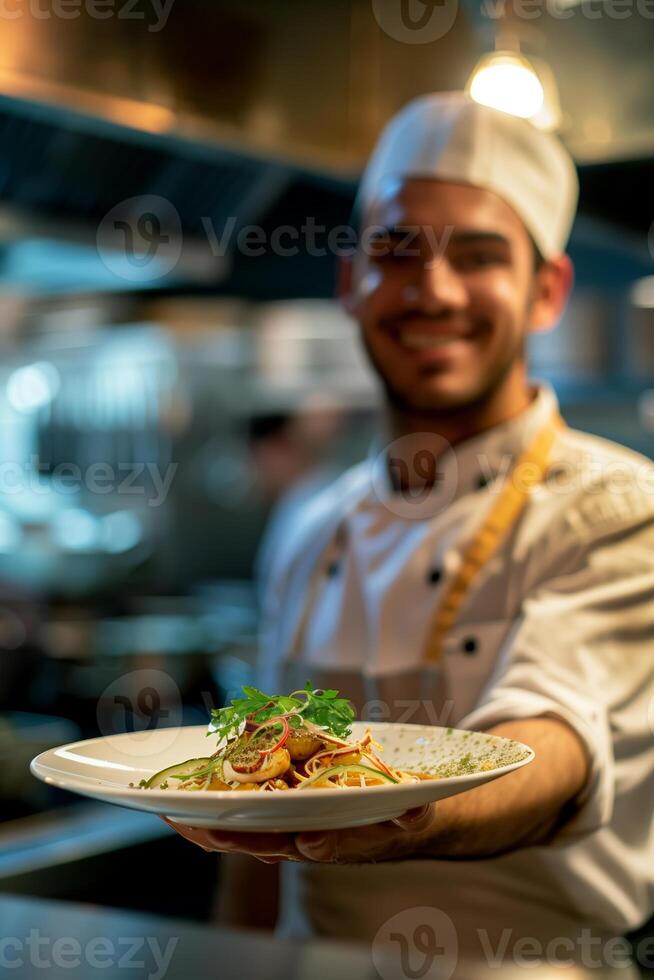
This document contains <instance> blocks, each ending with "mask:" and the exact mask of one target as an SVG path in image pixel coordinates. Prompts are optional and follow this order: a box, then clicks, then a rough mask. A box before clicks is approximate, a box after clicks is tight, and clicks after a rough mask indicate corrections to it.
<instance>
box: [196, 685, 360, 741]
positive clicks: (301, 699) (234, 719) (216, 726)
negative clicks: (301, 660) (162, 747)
mask: <svg viewBox="0 0 654 980" xmlns="http://www.w3.org/2000/svg"><path fill="white" fill-rule="evenodd" d="M243 694H244V695H245V697H243V698H234V699H232V702H231V704H229V705H227V706H226V707H224V708H214V710H213V711H212V712H211V725H210V728H209V731H208V732H207V734H208V735H217V736H218V740H219V744H222V743H223V742H229V741H231V740H232V739H234V738H237V737H238V736H239V735H240V734H241V732H242V731H243V729H244V727H245V724H246V722H249V723H250V724H255V725H260V724H262V723H263V722H265V721H267V720H268V719H269V718H273V717H274V716H280V715H284V716H286V717H287V719H288V723H289V725H290V726H291V727H292V728H301V727H302V724H303V721H310V722H312V723H313V724H314V725H318V726H319V727H320V728H322V729H324V730H325V731H327V732H330V733H331V734H332V735H335V736H336V737H337V738H347V737H348V736H349V735H350V733H351V727H350V726H351V724H352V721H353V720H354V709H353V708H352V705H351V704H350V702H349V701H348V700H347V699H346V698H339V697H338V691H334V690H322V689H315V688H314V687H313V685H312V684H311V682H310V681H307V683H306V684H305V686H304V689H303V690H301V691H293V693H292V694H289V695H278V696H272V695H270V694H264V693H263V691H259V690H257V688H256V687H243Z"/></svg>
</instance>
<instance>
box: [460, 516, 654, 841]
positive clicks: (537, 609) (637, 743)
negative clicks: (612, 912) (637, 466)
mask: <svg viewBox="0 0 654 980" xmlns="http://www.w3.org/2000/svg"><path fill="white" fill-rule="evenodd" d="M576 545H577V546H578V547H576V553H577V556H578V559H577V560H576V561H575V565H574V567H573V568H570V567H568V569H567V570H566V572H565V574H563V575H561V576H559V577H555V576H552V577H550V578H548V579H547V581H545V582H543V583H542V584H541V585H540V586H538V587H537V588H535V589H534V590H533V591H532V593H531V594H529V595H527V596H526V598H525V599H524V602H523V606H522V616H521V618H520V620H519V622H518V624H517V625H516V628H515V629H514V630H512V631H511V638H510V641H509V643H508V644H507V646H506V647H505V648H504V649H503V650H502V651H501V654H500V657H499V659H498V662H497V664H496V668H495V671H494V673H493V675H492V677H491V678H490V680H489V682H488V684H487V685H486V688H485V690H484V692H483V693H482V696H481V698H480V701H479V702H478V704H477V706H476V708H475V709H474V710H473V711H472V712H471V713H470V714H468V715H467V716H466V718H465V719H464V720H463V721H462V723H461V725H462V727H465V728H474V729H488V728H490V727H492V726H494V725H496V724H498V723H500V722H505V721H509V720H514V719H523V718H528V717H536V716H545V715H550V716H554V717H558V718H561V719H562V720H563V721H565V722H567V724H568V725H570V726H571V728H572V729H573V730H574V731H575V732H576V733H577V734H578V736H579V737H580V739H581V741H582V743H583V745H584V746H585V749H586V752H587V755H588V758H589V761H590V778H589V780H588V782H587V784H586V786H585V788H584V789H583V790H582V792H581V793H580V794H579V796H578V798H577V799H576V800H575V801H573V804H574V805H573V806H572V807H571V813H570V815H569V816H568V818H567V819H566V820H565V822H564V823H563V824H562V826H561V827H560V828H559V830H558V832H557V833H556V835H555V837H554V838H553V840H552V843H553V844H554V845H563V844H568V843H574V842H575V841H577V840H579V839H581V838H583V837H585V836H587V835H588V834H591V833H593V832H594V831H596V830H597V829H599V828H601V827H603V826H605V825H607V824H609V823H610V822H611V819H612V814H613V808H614V802H615V797H616V793H617V792H619V791H620V788H621V787H620V780H627V781H633V780H645V781H649V783H650V784H651V789H652V792H654V774H653V766H652V749H653V736H654V504H652V503H651V502H649V507H648V508H647V513H646V514H643V513H642V512H641V513H639V514H636V515H635V516H634V518H633V519H631V520H629V519H627V520H622V521H621V522H620V524H619V526H617V527H616V526H615V524H613V525H610V526H605V527H601V526H599V527H595V528H593V529H592V531H591V533H589V534H588V535H586V540H585V541H583V542H582V543H581V544H580V542H576ZM618 774H620V775H618ZM627 774H628V775H627ZM630 788H631V787H630ZM650 795H651V794H650Z"/></svg>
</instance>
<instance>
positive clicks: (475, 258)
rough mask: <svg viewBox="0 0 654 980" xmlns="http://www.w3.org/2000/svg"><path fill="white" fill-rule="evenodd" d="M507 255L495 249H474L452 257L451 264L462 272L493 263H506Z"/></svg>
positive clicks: (485, 266)
mask: <svg viewBox="0 0 654 980" xmlns="http://www.w3.org/2000/svg"><path fill="white" fill-rule="evenodd" d="M507 262H508V255H506V254H505V253H503V252H500V251H498V250H496V249H475V250H474V251H469V252H462V253H461V254H460V255H457V256H453V257H452V265H453V266H455V267H456V268H457V269H460V270H461V271H462V272H474V271H475V270H476V269H485V268H488V267H490V266H494V265H506V263H507Z"/></svg>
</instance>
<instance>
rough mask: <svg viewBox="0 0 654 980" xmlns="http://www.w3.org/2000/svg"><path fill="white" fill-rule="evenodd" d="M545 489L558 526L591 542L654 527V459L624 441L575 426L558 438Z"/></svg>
mask: <svg viewBox="0 0 654 980" xmlns="http://www.w3.org/2000/svg"><path fill="white" fill-rule="evenodd" d="M545 493H546V494H547V495H548V496H549V497H550V499H551V501H552V504H553V509H554V514H553V517H554V521H553V524H552V528H553V529H557V528H562V529H563V528H565V530H567V531H568V533H570V532H571V536H572V537H574V538H576V540H577V541H578V542H582V543H591V542H594V541H601V540H602V539H604V538H607V539H608V538H610V537H612V536H615V535H620V534H621V533H624V532H627V533H628V532H629V531H631V530H634V529H636V528H640V527H648V526H649V527H650V528H653V527H654V463H653V462H652V461H651V460H649V459H647V457H645V456H642V455H640V454H639V453H637V452H634V451H633V450H631V449H627V448H626V447H624V446H621V445H619V444H618V443H615V442H611V441H610V440H608V439H603V438H601V437H599V436H594V435H589V434H588V433H585V432H579V431H577V430H574V429H567V430H565V431H564V432H563V433H562V435H561V437H560V438H559V440H558V442H557V446H556V448H555V451H554V454H553V459H552V466H551V469H550V473H549V475H548V479H547V483H546V487H545Z"/></svg>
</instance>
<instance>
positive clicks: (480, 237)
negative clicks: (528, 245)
mask: <svg viewBox="0 0 654 980" xmlns="http://www.w3.org/2000/svg"><path fill="white" fill-rule="evenodd" d="M423 231H424V229H423V228H422V226H421V225H408V224H407V225H401V224H399V225H375V226H374V231H373V232H372V234H371V238H372V239H373V241H380V240H388V239H397V240H405V241H406V242H407V243H409V242H411V241H414V242H415V240H416V238H417V237H418V236H419V235H420V234H421V233H423ZM446 235H447V229H446V230H445V231H444V233H443V235H442V236H440V237H437V239H436V240H437V241H440V240H441V238H446V245H450V244H452V245H483V244H487V243H488V244H496V245H505V246H506V247H507V248H510V247H511V242H510V240H509V238H507V236H506V235H502V234H501V233H500V232H498V231H483V230H482V229H476V228H471V229H466V230H464V231H456V230H455V231H452V232H451V233H450V235H449V237H446Z"/></svg>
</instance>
